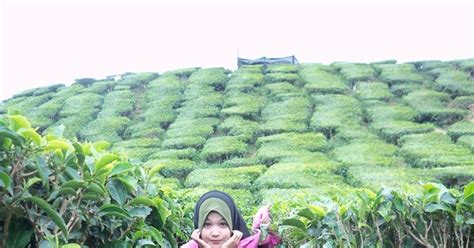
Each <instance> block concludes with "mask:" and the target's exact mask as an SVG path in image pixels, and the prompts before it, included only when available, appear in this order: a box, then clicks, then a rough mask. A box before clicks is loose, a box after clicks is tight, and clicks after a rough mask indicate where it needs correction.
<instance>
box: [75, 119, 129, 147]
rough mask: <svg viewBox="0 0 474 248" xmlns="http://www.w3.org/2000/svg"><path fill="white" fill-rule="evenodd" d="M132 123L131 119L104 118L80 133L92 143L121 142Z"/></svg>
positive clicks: (92, 123) (90, 124) (96, 120)
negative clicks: (99, 141)
mask: <svg viewBox="0 0 474 248" xmlns="http://www.w3.org/2000/svg"><path fill="white" fill-rule="evenodd" d="M129 123H130V119H128V118H127V117H121V116H104V117H101V118H98V119H95V120H93V121H92V122H90V123H89V124H88V125H87V127H86V128H85V129H84V130H82V131H81V132H80V134H81V136H82V137H83V138H84V139H86V140H90V141H98V140H110V141H111V142H117V141H121V140H122V138H121V135H122V134H123V133H124V131H125V128H127V126H128V125H129Z"/></svg>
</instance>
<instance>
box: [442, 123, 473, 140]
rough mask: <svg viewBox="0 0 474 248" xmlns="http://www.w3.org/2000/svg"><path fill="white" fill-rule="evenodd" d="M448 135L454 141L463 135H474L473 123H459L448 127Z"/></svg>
mask: <svg viewBox="0 0 474 248" xmlns="http://www.w3.org/2000/svg"><path fill="white" fill-rule="evenodd" d="M448 135H449V136H450V137H451V138H452V139H453V140H454V141H456V140H457V139H458V138H459V137H461V136H463V135H474V123H473V122H470V121H459V122H456V123H454V124H453V125H451V126H449V127H448Z"/></svg>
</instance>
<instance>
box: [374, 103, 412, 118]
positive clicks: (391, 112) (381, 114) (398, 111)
mask: <svg viewBox="0 0 474 248" xmlns="http://www.w3.org/2000/svg"><path fill="white" fill-rule="evenodd" d="M366 112H367V119H369V120H370V121H372V122H381V121H395V120H397V121H412V120H415V118H416V116H417V112H416V111H415V110H414V109H413V108H411V107H408V106H403V105H381V106H380V105H378V106H377V105H376V106H372V107H369V108H367V110H366Z"/></svg>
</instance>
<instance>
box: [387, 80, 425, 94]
mask: <svg viewBox="0 0 474 248" xmlns="http://www.w3.org/2000/svg"><path fill="white" fill-rule="evenodd" d="M422 89H423V86H422V85H420V84H416V83H404V84H394V85H392V86H391V87H390V91H391V92H392V94H394V95H395V96H397V97H403V96H405V95H408V93H411V92H413V91H418V90H422Z"/></svg>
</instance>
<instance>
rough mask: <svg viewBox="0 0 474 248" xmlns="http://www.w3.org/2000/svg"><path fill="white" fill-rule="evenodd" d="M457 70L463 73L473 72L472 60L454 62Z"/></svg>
mask: <svg viewBox="0 0 474 248" xmlns="http://www.w3.org/2000/svg"><path fill="white" fill-rule="evenodd" d="M455 62H456V63H457V64H458V66H459V68H460V69H462V70H464V71H472V70H474V59H463V60H457V61H455Z"/></svg>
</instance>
